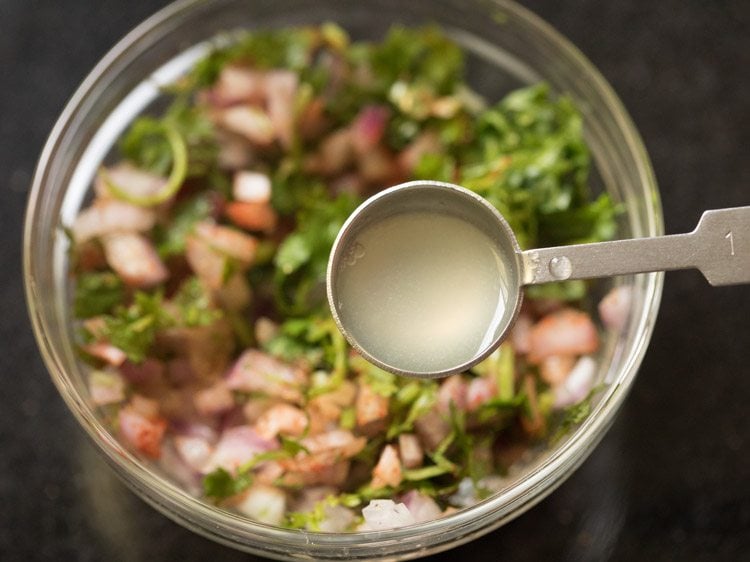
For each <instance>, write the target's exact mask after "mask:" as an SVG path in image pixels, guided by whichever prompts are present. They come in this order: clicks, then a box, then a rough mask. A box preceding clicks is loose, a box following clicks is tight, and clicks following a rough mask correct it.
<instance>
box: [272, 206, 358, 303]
mask: <svg viewBox="0 0 750 562" xmlns="http://www.w3.org/2000/svg"><path fill="white" fill-rule="evenodd" d="M302 204H303V205H304V207H303V208H301V209H300V211H299V212H298V213H297V228H296V230H295V231H294V232H293V233H291V234H290V235H289V236H287V238H286V239H285V240H284V242H282V243H281V245H280V246H279V249H278V252H277V253H276V257H275V259H274V265H275V268H276V271H275V274H274V282H275V288H276V303H277V305H278V307H279V308H280V309H281V310H282V311H283V312H285V313H287V314H293V315H304V314H309V313H310V312H312V311H314V310H316V309H320V308H321V306H322V305H323V303H324V301H325V290H324V289H325V274H326V268H327V266H328V255H329V254H330V252H331V247H332V246H333V242H334V240H335V239H336V235H337V234H338V231H339V229H340V228H341V225H343V224H344V221H345V220H346V218H347V217H348V216H349V215H350V214H351V212H352V211H354V209H355V207H356V204H357V201H356V200H355V199H354V198H353V197H351V196H349V195H346V194H342V195H339V196H338V197H337V198H336V199H332V200H331V199H326V198H320V199H314V200H305V201H303V202H302Z"/></svg>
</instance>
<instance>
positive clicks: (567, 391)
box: [554, 356, 596, 408]
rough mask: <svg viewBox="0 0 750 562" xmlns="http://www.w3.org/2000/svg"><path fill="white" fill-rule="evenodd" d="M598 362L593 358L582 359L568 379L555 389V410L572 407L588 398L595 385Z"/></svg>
mask: <svg viewBox="0 0 750 562" xmlns="http://www.w3.org/2000/svg"><path fill="white" fill-rule="evenodd" d="M595 374H596V361H594V360H593V359H592V358H591V357H588V356H586V357H581V358H580V359H579V360H578V362H577V363H576V364H575V366H574V367H573V369H572V370H571V371H570V374H569V375H568V378H566V379H565V382H564V383H562V384H561V385H559V386H557V387H555V389H554V392H555V408H565V407H567V406H572V405H573V404H576V403H578V402H580V401H581V400H583V399H584V398H586V396H587V395H588V393H589V392H590V391H591V387H592V386H593V385H594V375H595Z"/></svg>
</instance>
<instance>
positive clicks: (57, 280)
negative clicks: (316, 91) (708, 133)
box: [24, 0, 663, 560]
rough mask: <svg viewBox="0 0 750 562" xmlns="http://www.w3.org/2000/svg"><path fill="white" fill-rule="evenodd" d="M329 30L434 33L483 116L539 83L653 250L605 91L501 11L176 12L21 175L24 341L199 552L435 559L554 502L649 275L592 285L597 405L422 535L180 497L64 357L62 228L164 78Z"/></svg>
mask: <svg viewBox="0 0 750 562" xmlns="http://www.w3.org/2000/svg"><path fill="white" fill-rule="evenodd" d="M324 21H334V22H337V23H339V24H340V25H342V26H343V27H344V28H346V29H347V30H348V31H349V32H350V33H351V34H352V36H353V37H354V38H358V39H359V38H365V39H367V38H378V37H381V36H382V35H383V34H384V32H385V31H386V30H387V29H388V27H390V26H391V25H392V24H393V23H402V24H406V25H415V24H423V23H426V22H435V23H437V24H439V25H441V26H442V27H443V28H444V29H445V30H446V31H447V32H448V33H449V34H450V35H451V36H452V37H453V38H454V39H455V40H456V41H458V42H459V43H460V44H461V45H462V46H463V47H464V49H465V50H466V52H467V53H468V65H467V70H468V80H469V83H470V84H472V85H473V86H474V87H475V88H476V89H477V90H478V91H479V92H480V93H481V94H483V95H484V96H485V97H486V98H487V99H488V100H491V101H493V100H496V99H499V98H500V97H501V96H502V95H503V93H505V92H507V91H508V90H509V89H511V88H514V87H518V86H522V85H524V84H529V83H533V82H537V81H539V80H545V81H547V82H548V83H549V84H550V85H551V87H552V89H553V90H554V91H555V92H558V93H565V94H568V95H570V96H572V98H573V99H574V100H575V101H576V103H577V104H578V106H579V108H580V109H581V111H582V113H583V117H584V129H585V135H586V138H587V140H588V142H589V145H590V147H591V150H592V156H593V161H594V168H595V173H594V178H593V179H592V182H593V187H594V190H606V191H607V192H609V193H610V194H611V196H612V197H613V199H614V200H615V201H616V202H618V203H619V204H620V205H621V207H622V209H623V211H624V212H623V213H622V215H621V221H620V225H619V236H620V237H644V236H657V235H660V234H663V224H662V215H661V207H660V201H659V193H658V190H657V187H656V184H655V181H654V177H653V173H652V170H651V165H650V163H649V160H648V157H647V155H646V152H645V150H644V148H643V145H642V143H641V140H640V138H639V136H638V133H637V132H636V130H635V128H634V126H633V124H632V123H631V121H630V119H629V117H628V115H627V114H626V112H625V110H624V109H623V107H622V104H621V103H620V102H619V100H618V99H617V97H616V96H615V94H614V93H613V91H612V89H611V88H610V86H609V85H608V84H607V83H606V82H605V80H604V79H603V78H602V77H601V75H600V74H599V73H598V72H597V71H596V70H595V69H594V68H593V66H592V65H591V64H590V63H589V62H588V61H587V60H586V59H585V58H584V57H583V55H582V54H581V53H580V52H579V51H578V50H576V48H575V47H573V46H572V45H571V44H570V43H568V42H567V41H566V40H565V39H564V38H563V37H561V36H560V35H559V34H558V33H556V32H555V31H554V30H553V29H552V28H551V27H550V26H548V25H547V24H545V23H544V22H543V21H541V20H540V19H538V18H537V17H536V16H534V15H533V14H531V13H529V12H528V11H527V10H525V9H524V8H522V7H520V6H517V5H516V4H513V3H510V2H507V1H503V0H470V1H468V0H436V1H432V2H404V1H403V0H377V1H372V2H367V3H359V2H351V1H347V0H318V1H317V2H314V3H309V2H304V1H301V0H283V1H282V0H183V1H180V2H177V3H175V4H173V5H170V6H168V7H167V8H165V9H163V10H162V11H160V12H158V13H157V14H156V15H154V16H153V17H151V18H149V19H148V20H147V21H145V22H144V23H143V24H141V25H140V26H138V27H137V28H136V29H135V30H133V31H132V32H131V33H129V34H128V35H127V36H126V37H125V38H124V39H122V40H121V41H120V42H119V43H118V44H117V45H116V46H115V47H114V48H113V49H112V50H111V51H110V52H109V53H108V54H107V55H106V56H105V57H104V58H103V59H102V61H101V62H100V63H99V64H98V65H97V66H96V68H94V70H93V71H92V72H91V74H89V76H88V77H87V78H86V79H85V81H84V82H83V84H82V85H81V86H80V87H79V89H78V90H77V92H76V93H75V95H74V96H73V98H72V99H71V100H70V102H69V103H68V105H67V107H66V108H65V110H64V111H63V113H62V115H61V116H60V118H59V120H58V121H57V124H56V125H55V127H54V129H53V130H52V133H51V135H50V137H49V140H48V141H47V144H46V146H45V147H44V150H43V152H42V155H41V158H40V161H39V165H38V167H37V169H36V172H35V175H34V179H33V187H32V190H31V195H30V198H29V204H28V209H27V214H26V224H25V238H24V268H25V269H24V275H25V284H26V295H27V299H28V306H29V311H30V315H31V318H32V322H33V325H34V330H35V333H36V337H37V341H38V344H39V347H40V349H41V351H42V354H43V356H44V359H45V362H46V364H47V367H48V369H49V371H50V374H51V376H52V379H53V381H54V383H55V384H56V385H57V388H58V390H59V391H60V394H61V395H62V397H63V399H64V400H65V402H66V403H67V405H68V407H69V408H70V410H71V412H72V413H73V414H74V415H75V417H76V418H77V419H78V421H79V422H80V424H81V426H82V427H83V428H84V429H85V430H86V432H87V433H88V434H89V436H90V437H91V439H92V440H93V441H94V442H95V443H96V445H97V447H98V449H99V450H100V451H101V452H102V453H103V454H104V456H105V458H106V459H107V460H108V462H109V464H110V465H111V466H112V467H113V469H114V470H115V471H116V472H117V474H118V475H120V476H121V477H122V478H123V479H124V480H125V481H126V482H127V484H128V485H129V486H130V487H131V488H132V489H133V490H134V491H135V492H136V493H137V494H138V495H139V496H141V497H142V498H143V499H144V500H145V501H146V502H148V503H149V504H150V505H152V506H153V507H155V508H156V509H158V510H159V511H161V512H162V513H164V514H165V515H167V516H168V517H170V518H172V519H173V520H175V521H177V522H178V523H180V524H182V525H184V526H186V527H188V528H190V529H192V530H193V531H195V532H197V533H200V534H201V535H204V536H206V537H209V538H211V539H213V540H216V541H218V542H221V543H223V544H226V545H229V546H232V547H235V548H238V549H240V550H244V551H248V552H253V553H256V554H260V555H263V556H268V557H272V558H280V559H295V558H304V559H317V560H335V559H346V560H355V559H379V558H380V559H382V558H387V559H390V560H397V559H405V558H414V557H418V556H423V555H427V554H429V553H433V552H437V551H441V550H445V549H448V548H450V547H453V546H456V545H459V544H461V543H464V542H467V541H469V540H471V539H473V538H475V537H478V536H480V535H483V534H485V533H488V532H490V531H491V530H493V529H495V528H497V527H499V526H500V525H502V524H504V523H506V522H507V521H509V520H511V519H512V518H514V517H517V516H518V515H520V514H521V513H523V512H524V511H526V510H527V509H529V508H530V507H532V506H533V505H534V504H536V503H537V502H539V501H540V500H541V499H542V498H544V497H545V496H546V495H547V494H549V493H550V492H551V491H552V490H553V489H554V488H555V487H557V486H558V485H559V484H560V483H561V482H562V481H563V480H564V479H565V478H566V477H568V476H569V475H570V474H571V473H572V471H573V470H575V468H576V467H577V466H578V465H579V464H580V463H581V462H582V461H583V460H584V459H585V458H586V456H587V455H588V454H589V453H590V452H591V450H592V449H593V447H594V446H595V445H596V444H597V443H598V441H599V440H600V439H601V438H602V437H603V435H604V434H605V432H606V430H607V429H608V427H609V426H610V424H611V422H612V420H613V417H614V415H615V414H616V412H617V410H618V409H619V407H620V406H621V404H622V402H623V401H624V399H625V397H626V395H627V393H628V390H629V389H630V387H631V385H632V383H633V380H634V377H635V375H636V371H637V369H638V367H639V365H640V362H641V359H642V357H643V354H644V352H645V350H646V347H647V344H648V341H649V339H650V336H651V332H652V328H653V324H654V321H655V318H656V313H657V309H658V305H659V300H660V297H661V291H662V282H663V275H662V274H659V273H654V274H648V275H636V276H627V277H620V278H617V279H615V280H610V281H608V282H607V283H606V284H605V288H606V287H607V286H611V285H612V284H625V285H629V286H632V288H633V294H634V298H633V299H632V304H631V310H630V317H629V321H628V324H627V326H626V328H625V329H624V330H622V331H621V332H619V333H613V332H611V333H609V334H607V337H606V339H605V345H604V346H602V350H601V352H600V361H599V364H600V369H599V373H598V377H599V382H601V383H602V384H603V388H604V390H603V391H602V392H601V393H599V395H598V396H597V398H596V400H595V401H594V404H593V407H592V412H591V414H590V416H589V417H588V418H587V419H586V420H585V421H584V422H583V423H582V424H581V425H580V426H579V427H577V428H576V429H575V430H574V431H573V432H571V433H570V434H568V435H567V436H566V437H565V438H563V439H562V440H560V441H558V442H557V443H556V444H555V445H554V446H550V447H549V448H547V449H545V450H544V451H543V452H542V453H540V454H539V455H537V456H536V457H535V458H534V460H533V461H532V462H531V463H530V464H529V465H528V466H527V467H525V468H524V469H523V470H522V471H519V473H518V474H515V475H514V476H513V477H512V478H511V479H509V481H508V486H507V487H505V488H504V489H503V490H501V491H500V492H498V493H496V494H495V495H493V496H492V497H490V498H488V499H486V500H484V501H482V502H481V503H479V504H477V505H475V506H473V507H470V508H466V509H463V510H461V511H458V512H456V513H455V514H452V515H449V516H446V517H443V518H441V519H438V520H435V521H431V522H428V523H423V524H418V525H414V526H411V527H405V528H400V529H393V530H386V531H372V532H366V533H351V534H323V533H313V532H306V531H292V530H286V529H281V528H275V527H269V526H266V525H263V524H260V523H255V522H253V521H251V520H249V519H247V518H245V517H242V516H240V515H237V514H234V513H231V512H229V511H225V510H222V509H218V508H216V507H214V506H212V505H210V504H208V503H206V502H203V501H201V500H199V499H196V498H195V497H193V496H191V495H189V494H188V493H187V492H185V491H184V490H183V489H181V488H180V487H179V486H178V485H177V484H175V483H173V482H172V481H170V480H169V479H168V478H167V477H166V476H165V475H163V474H161V473H160V472H159V471H158V470H157V469H155V468H154V467H153V466H150V465H149V464H147V463H146V462H144V461H142V460H140V459H139V458H137V457H136V456H135V455H134V454H132V453H131V452H130V451H128V450H127V449H126V448H124V447H123V446H122V445H121V444H120V443H119V442H118V441H117V439H116V438H115V437H114V436H113V435H112V434H111V433H110V432H109V431H108V430H107V428H106V427H105V426H104V425H103V424H102V423H101V422H100V421H99V419H98V418H97V414H96V412H95V410H94V408H93V407H92V406H91V402H90V400H89V397H88V391H87V388H86V385H85V383H84V381H85V377H84V375H85V367H84V366H83V365H82V364H80V363H79V361H78V360H77V358H76V354H75V351H74V347H73V336H74V329H75V327H74V323H73V321H72V317H71V312H70V307H69V306H68V303H69V289H70V287H69V285H70V279H69V276H68V274H67V252H66V250H67V246H68V242H67V238H66V236H65V234H64V232H63V230H62V226H63V225H66V224H69V223H70V222H71V221H72V219H73V217H74V216H75V214H76V213H77V211H78V209H79V208H80V206H81V204H82V202H83V201H84V199H85V197H86V195H87V192H88V190H89V186H90V184H91V180H92V178H93V177H94V174H95V172H96V169H97V167H98V166H99V164H100V163H101V162H102V160H103V159H104V158H105V157H106V156H107V154H108V153H109V152H110V150H111V148H112V147H113V145H114V143H115V140H116V138H117V137H118V135H120V133H121V132H122V131H123V130H124V129H125V128H126V126H127V125H128V123H129V122H130V121H131V120H132V119H133V118H134V117H135V116H136V115H138V114H139V113H141V112H142V111H143V110H144V109H146V108H147V107H148V106H150V105H151V104H153V103H155V102H156V103H158V97H159V86H160V85H164V84H168V83H170V82H172V81H174V80H175V79H176V78H178V77H179V76H180V75H181V74H182V73H184V72H185V71H186V69H187V68H189V67H190V66H191V64H192V63H193V62H194V61H195V60H196V59H197V58H199V57H200V56H201V54H202V53H204V52H205V51H206V49H207V48H208V44H207V41H208V40H209V39H210V38H212V37H214V36H215V35H216V34H217V33H219V32H222V31H227V30H232V29H236V28H241V27H244V28H251V29H252V28H268V27H279V26H288V25H299V24H310V23H321V22H324Z"/></svg>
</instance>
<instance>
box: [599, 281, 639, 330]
mask: <svg viewBox="0 0 750 562" xmlns="http://www.w3.org/2000/svg"><path fill="white" fill-rule="evenodd" d="M632 302H633V288H632V287H629V286H626V285H622V286H620V287H615V288H614V289H612V290H611V291H610V292H609V293H607V294H606V295H605V297H604V298H603V299H602V300H601V301H600V302H599V316H600V318H601V319H602V322H603V323H604V325H605V326H606V327H607V328H610V329H612V330H616V331H618V332H619V331H622V329H623V328H624V327H625V324H626V323H627V321H628V317H629V316H630V305H631V303H632Z"/></svg>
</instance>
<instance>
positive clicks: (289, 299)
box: [24, 0, 663, 560]
mask: <svg viewBox="0 0 750 562" xmlns="http://www.w3.org/2000/svg"><path fill="white" fill-rule="evenodd" d="M415 179H431V180H442V181H448V182H452V183H457V184H459V185H462V186H463V187H466V188H468V189H470V190H472V191H474V192H476V193H477V194H479V195H481V196H482V197H484V198H486V199H487V200H488V201H489V202H490V203H491V204H493V205H494V206H495V207H497V209H498V210H499V211H500V212H501V213H502V214H503V216H504V217H505V218H506V219H507V220H508V221H509V223H510V224H511V226H512V227H513V229H514V231H515V233H516V235H517V236H518V239H519V243H520V244H521V245H522V246H523V247H524V248H533V247H535V246H543V245H556V244H570V243H577V242H591V241H600V240H607V239H613V238H619V237H640V236H656V235H659V234H662V233H663V226H662V218H661V209H660V204H659V196H658V190H657V187H656V184H655V181H654V178H653V174H652V171H651V167H650V163H649V161H648V157H647V155H646V153H645V151H644V149H643V146H642V144H641V142H640V140H639V137H638V134H637V132H636V130H635V128H634V127H633V125H632V123H631V122H630V120H629V118H628V116H627V114H626V113H625V111H624V109H623V108H622V106H621V104H620V102H619V101H618V100H617V98H616V96H615V95H614V93H613V92H612V90H611V88H610V87H609V86H608V85H607V84H606V82H605V81H604V80H603V79H602V77H601V76H600V75H599V74H598V73H597V71H596V70H595V69H594V68H593V67H592V66H591V64H590V63H589V62H588V61H586V59H585V58H584V57H583V56H582V55H581V54H580V53H579V52H578V51H577V50H576V49H575V48H574V47H573V46H571V45H570V44H569V43H568V42H567V41H565V39H563V38H562V37H560V36H559V35H558V34H557V33H556V32H555V31H554V30H552V29H551V28H550V27H549V26H547V25H546V24H545V23H543V22H542V21H540V20H539V19H538V18H536V17H535V16H534V15H532V14H530V13H529V12H528V11H526V10H525V9H523V8H521V7H519V6H517V5H515V4H512V3H510V2H503V1H493V2H488V1H476V2H468V3H466V2H454V1H437V2H431V3H429V4H426V3H412V4H404V3H403V2H395V1H391V0H378V1H377V2H371V3H368V4H367V5H358V4H355V3H350V2H342V1H335V0H327V1H323V2H316V3H314V4H308V3H305V2H298V1H285V2H274V3H270V2H260V1H245V0H209V1H200V2H199V1H195V0H185V1H181V2H177V3H175V4H173V5H171V6H169V7H167V8H166V9H164V10H162V11H161V12H159V13H157V14H156V15H154V16H153V17H151V18H150V19H148V20H147V21H146V22H144V23H143V24H141V25H140V26H139V27H138V28H136V29H135V30H134V31H132V32H131V33H130V34H129V35H128V36H126V37H125V38H124V39H123V40H122V41H120V43H118V44H117V45H116V46H115V47H114V48H113V49H112V51H110V53H109V54H107V55H106V57H105V58H104V59H102V61H101V62H100V63H99V64H98V65H97V67H96V68H95V69H94V70H93V71H92V72H91V74H90V75H89V76H88V77H87V78H86V80H85V81H84V83H83V84H82V85H81V87H80V88H79V90H78V91H77V92H76V94H75V95H74V96H73V98H72V99H71V101H70V102H69V104H68V106H67V107H66V108H65V110H64V112H63V114H62V115H61V117H60V119H59V121H58V123H57V124H56V125H55V128H54V129H53V131H52V133H51V135H50V138H49V140H48V142H47V145H46V146H45V148H44V152H43V153H42V156H41V159H40V163H39V166H38V168H37V170H36V173H35V176H34V184H33V189H32V192H31V196H30V200H29V206H28V211H27V217H26V232H25V246H24V265H25V281H26V289H27V297H28V303H29V310H30V314H31V317H32V321H33V324H34V328H35V332H36V336H37V339H38V343H39V346H40V349H41V351H42V354H43V356H44V359H45V361H46V364H47V366H48V368H49V371H50V373H51V376H52V378H53V380H54V382H55V384H56V385H57V387H58V389H59V391H60V393H61V395H62V397H63V399H64V400H65V402H66V403H67V405H68V406H69V408H70V410H71V412H72V413H73V415H74V416H75V417H76V418H77V419H78V421H79V422H80V424H81V426H82V427H83V428H84V430H86V431H87V433H88V434H89V435H90V437H91V438H92V440H93V441H94V442H95V443H96V445H97V447H98V448H99V450H100V451H101V452H102V454H103V455H104V457H105V458H106V459H107V461H108V462H109V464H110V465H111V466H112V468H113V469H114V470H115V471H116V472H117V474H118V475H120V476H121V477H122V478H123V479H124V480H125V481H126V482H127V483H128V484H129V485H130V487H131V488H132V489H133V490H134V491H135V492H136V493H137V494H138V495H140V496H141V497H142V498H144V499H145V500H146V501H147V502H148V503H149V504H151V505H153V506H154V507H155V508H156V509H158V510H160V511H161V512H163V513H164V514H165V515H167V516H168V517H170V518H172V519H173V520H175V521H177V522H178V523H180V524H182V525H184V526H186V527H188V528H190V529H192V530H194V531H195V532H197V533H200V534H202V535H204V536H207V537H210V538H212V539H214V540H216V541H218V542H221V543H224V544H227V545H230V546H233V547H235V548H238V549H241V550H245V551H248V552H253V553H256V554H260V555H264V556H268V557H272V558H279V559H295V558H307V559H309V558H313V559H331V560H333V559H347V560H349V559H378V558H387V559H405V558H414V557H418V556H423V555H426V554H429V553H432V552H437V551H440V550H445V549H447V548H450V547H452V546H455V545H458V544H461V543H463V542H466V541H468V540H471V539H472V538H475V537H477V536H480V535H482V534H485V533H487V532H489V531H491V530H492V529H495V528H497V527H498V526H500V525H502V524H503V523H505V522H507V521H509V520H510V519H512V518H514V517H516V516H518V515H520V514H521V513H523V512H524V511H525V510H526V509H529V508H530V507H532V506H533V505H534V504H535V503H537V502H538V501H540V500H541V499H542V498H544V497H545V496H546V495H547V494H548V493H550V492H551V491H552V490H554V488H555V487H556V486H557V485H559V484H560V483H561V482H562V481H563V480H564V479H565V478H566V477H567V476H568V475H570V474H571V473H572V471H573V470H575V468H576V467H577V466H578V465H579V464H580V463H581V462H582V461H583V460H584V459H585V458H586V456H587V455H588V453H589V452H590V451H591V450H592V449H593V447H594V446H595V445H596V444H597V443H598V441H599V440H600V439H601V438H602V437H603V435H604V433H605V432H606V430H607V428H608V427H609V425H610V424H611V422H612V420H613V417H614V415H615V414H616V412H617V410H618V408H619V407H620V405H621V404H622V402H623V400H624V399H625V397H626V395H627V393H628V390H629V388H630V386H631V384H632V382H633V380H634V377H635V374H636V371H637V369H638V366H639V364H640V361H641V358H642V356H643V354H644V353H645V350H646V347H647V344H648V341H649V337H650V333H651V329H652V326H653V323H654V320H655V317H656V312H657V309H658V304H659V299H660V295H661V288H662V275H661V274H658V273H654V274H647V275H637V276H623V277H619V278H616V279H610V280H606V281H597V282H583V281H568V282H562V283H557V284H550V285H543V286H538V287H532V288H529V289H528V290H527V291H526V295H525V304H524V308H523V309H522V311H521V313H520V315H519V318H518V320H517V322H516V324H515V326H514V328H513V331H512V334H511V336H510V338H509V339H508V340H507V341H506V342H504V343H503V345H502V346H501V347H500V348H499V349H498V350H497V351H496V352H495V353H493V354H492V355H491V356H490V357H489V358H487V359H486V360H484V361H483V362H482V363H480V364H479V365H477V366H476V367H474V368H472V369H470V370H469V371H467V372H465V373H462V374H459V375H454V376H451V377H448V378H446V379H442V380H412V379H407V378H403V377H397V376H395V375H393V374H391V373H388V372H386V371H383V370H381V369H379V368H377V367H376V366H374V365H372V364H370V363H368V362H367V361H366V360H364V359H363V358H362V357H360V356H359V355H357V353H356V352H355V351H354V350H352V349H351V348H350V347H349V346H348V345H347V343H346V341H345V339H344V338H343V336H342V335H341V334H340V333H339V332H338V330H337V329H336V325H335V323H334V321H333V319H332V317H331V313H330V311H329V309H328V307H327V304H326V298H325V272H326V266H327V260H328V255H329V252H330V249H331V245H332V244H333V241H334V239H335V237H336V234H337V233H338V230H339V228H340V227H341V225H342V224H343V222H344V221H345V220H346V218H347V217H348V215H349V214H350V213H351V212H352V211H353V210H354V208H356V206H357V205H358V204H359V203H360V202H361V201H363V200H364V199H365V198H367V197H368V196H370V195H373V194H375V193H377V192H378V191H380V190H382V189H384V188H387V187H389V186H392V185H395V184H398V183H401V182H403V181H408V180H415ZM467 274H470V272H467Z"/></svg>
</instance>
